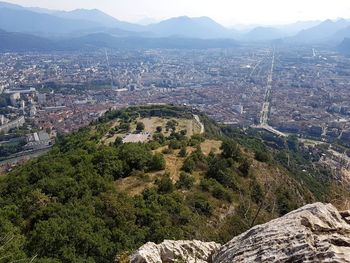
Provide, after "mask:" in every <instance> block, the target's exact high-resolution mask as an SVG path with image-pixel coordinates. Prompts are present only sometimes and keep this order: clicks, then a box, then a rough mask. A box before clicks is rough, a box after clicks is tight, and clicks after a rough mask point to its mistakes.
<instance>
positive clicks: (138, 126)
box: [136, 122, 145, 132]
mask: <svg viewBox="0 0 350 263" xmlns="http://www.w3.org/2000/svg"><path fill="white" fill-rule="evenodd" d="M144 129H145V124H144V123H143V122H138V123H137V124H136V130H137V131H138V132H142V131H143V130H144Z"/></svg>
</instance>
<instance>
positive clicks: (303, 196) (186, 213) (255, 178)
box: [0, 106, 349, 263]
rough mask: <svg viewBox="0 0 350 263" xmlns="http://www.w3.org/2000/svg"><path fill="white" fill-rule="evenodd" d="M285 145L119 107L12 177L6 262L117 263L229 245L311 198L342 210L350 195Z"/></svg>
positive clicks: (1, 208)
mask: <svg viewBox="0 0 350 263" xmlns="http://www.w3.org/2000/svg"><path fill="white" fill-rule="evenodd" d="M194 114H195V115H197V116H199V119H200V122H198V119H197V118H195V117H194ZM201 123H202V124H203V125H204V127H205V132H204V133H202V129H201V128H200V127H201V125H200V124H201ZM155 125H156V127H154V126H155ZM130 139H133V140H135V141H138V140H141V139H142V141H144V143H126V142H127V141H128V140H130ZM123 142H124V143H123ZM282 145H283V144H282ZM284 145H289V148H288V149H287V148H284V149H277V148H274V147H273V145H272V141H271V138H270V139H268V138H267V137H266V138H265V139H263V138H262V137H261V136H260V135H259V134H258V133H254V132H248V131H246V132H243V131H241V130H234V129H231V128H228V127H225V126H222V127H221V126H218V125H217V124H215V123H214V122H213V121H211V120H210V119H208V118H207V117H206V116H205V115H203V114H201V113H200V112H197V111H194V110H192V109H189V108H182V107H175V106H147V107H146V106H145V107H135V108H127V109H123V110H117V111H109V112H107V113H106V114H105V115H104V116H103V117H102V118H101V119H100V120H99V121H97V122H95V123H92V124H91V125H90V126H89V127H86V128H84V129H81V130H79V131H78V132H76V133H74V134H71V135H69V136H67V137H63V138H61V137H60V138H59V139H58V141H57V144H56V145H55V146H54V147H53V149H52V150H51V152H49V153H48V154H46V155H45V156H42V157H40V158H38V159H36V160H33V161H31V162H30V163H27V164H26V165H24V166H22V167H20V168H18V169H16V170H14V171H12V172H11V173H9V174H8V175H7V176H4V177H1V179H0V191H1V193H2V195H1V197H0V220H1V222H2V224H1V225H0V229H1V230H0V233H1V239H0V246H2V247H6V249H5V250H1V251H0V257H6V258H8V259H9V261H15V260H27V261H30V260H31V259H33V261H32V262H45V263H46V262H86V261H88V262H112V261H113V259H114V258H115V256H116V255H117V254H118V258H120V259H121V258H123V257H124V256H125V255H128V254H130V253H131V252H132V251H133V250H135V249H136V248H137V247H140V246H141V245H143V244H144V243H146V242H148V241H152V242H155V243H160V242H162V241H163V240H165V239H198V240H202V241H216V242H219V243H221V244H223V243H225V242H227V241H229V240H230V239H231V238H232V237H233V236H235V235H238V234H241V233H242V232H244V231H246V230H248V229H249V228H251V227H252V226H254V225H256V224H260V223H264V222H267V221H269V220H271V219H273V218H276V217H279V216H282V215H284V214H286V213H287V212H289V211H291V210H293V209H296V208H298V207H301V206H302V205H304V204H307V203H311V202H314V201H323V202H327V201H332V202H334V203H336V204H337V205H339V206H341V205H342V202H343V201H344V200H346V198H348V195H349V194H348V193H347V192H343V191H342V189H341V187H340V186H339V185H337V184H335V183H334V182H333V181H332V180H331V175H330V174H329V173H328V172H327V171H322V172H321V171H320V170H319V167H317V166H315V165H312V164H311V162H310V161H309V160H308V159H306V158H305V157H304V156H303V154H302V152H299V151H298V147H297V145H296V142H295V141H293V140H289V139H288V141H287V142H285V144H284ZM292 146H294V147H292ZM291 149H292V150H291ZM286 156H288V162H285V160H286ZM306 167H307V169H308V173H305V172H302V170H303V169H305V168H306Z"/></svg>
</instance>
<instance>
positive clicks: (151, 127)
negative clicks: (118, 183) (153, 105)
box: [101, 117, 202, 145]
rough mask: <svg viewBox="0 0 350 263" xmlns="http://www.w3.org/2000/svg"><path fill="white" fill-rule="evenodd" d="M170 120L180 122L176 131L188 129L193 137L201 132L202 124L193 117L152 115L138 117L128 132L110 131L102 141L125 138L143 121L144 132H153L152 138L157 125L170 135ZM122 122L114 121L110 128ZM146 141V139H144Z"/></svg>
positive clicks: (189, 134) (107, 142) (165, 133)
mask: <svg viewBox="0 0 350 263" xmlns="http://www.w3.org/2000/svg"><path fill="white" fill-rule="evenodd" d="M170 120H175V121H176V122H177V123H178V124H177V126H176V131H181V130H186V131H187V136H188V137H191V136H192V135H194V134H199V133H201V132H202V131H201V126H200V125H198V123H197V121H196V120H195V119H194V118H193V119H184V118H160V117H151V118H138V119H137V120H136V121H135V122H132V123H131V124H130V131H129V132H127V133H116V134H113V135H112V136H111V135H110V134H109V132H108V133H107V134H106V135H105V136H104V137H103V138H102V140H101V142H102V143H103V144H106V145H108V144H110V143H113V142H114V141H115V140H116V138H117V137H121V138H124V137H125V136H126V135H127V134H129V133H135V132H136V123H137V122H142V123H143V124H144V125H145V129H144V131H143V132H145V133H149V134H151V136H150V137H151V138H152V135H153V133H155V132H156V130H157V127H162V133H163V134H164V136H166V137H167V136H169V135H170V133H171V131H170V130H168V131H167V129H166V124H167V122H168V121H170ZM119 124H120V121H119V120H116V121H113V122H112V123H110V130H111V129H114V128H115V127H116V126H118V125H119ZM143 141H144V140H143Z"/></svg>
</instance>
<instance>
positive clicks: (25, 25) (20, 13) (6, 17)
mask: <svg viewBox="0 0 350 263" xmlns="http://www.w3.org/2000/svg"><path fill="white" fill-rule="evenodd" d="M97 27H100V25H99V24H96V23H94V22H91V21H84V20H73V19H63V18H59V17H55V16H52V15H48V14H41V13H36V12H32V11H28V10H26V9H9V8H0V28H2V29H4V30H6V31H10V32H22V33H32V34H40V35H52V34H66V33H69V32H72V31H78V30H86V29H91V28H97Z"/></svg>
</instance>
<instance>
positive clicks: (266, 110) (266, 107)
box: [251, 50, 287, 137]
mask: <svg viewBox="0 0 350 263" xmlns="http://www.w3.org/2000/svg"><path fill="white" fill-rule="evenodd" d="M274 67H275V50H273V51H272V59H271V68H270V71H269V74H268V76H267V84H266V92H265V97H264V103H263V106H262V109H261V112H260V124H259V125H252V126H251V127H252V128H255V129H263V130H266V131H268V132H271V133H273V134H276V135H277V136H280V137H287V135H286V134H284V133H283V132H280V131H278V130H276V129H275V128H273V127H271V126H270V125H269V123H268V122H269V114H270V103H271V95H272V81H273V70H274Z"/></svg>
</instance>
